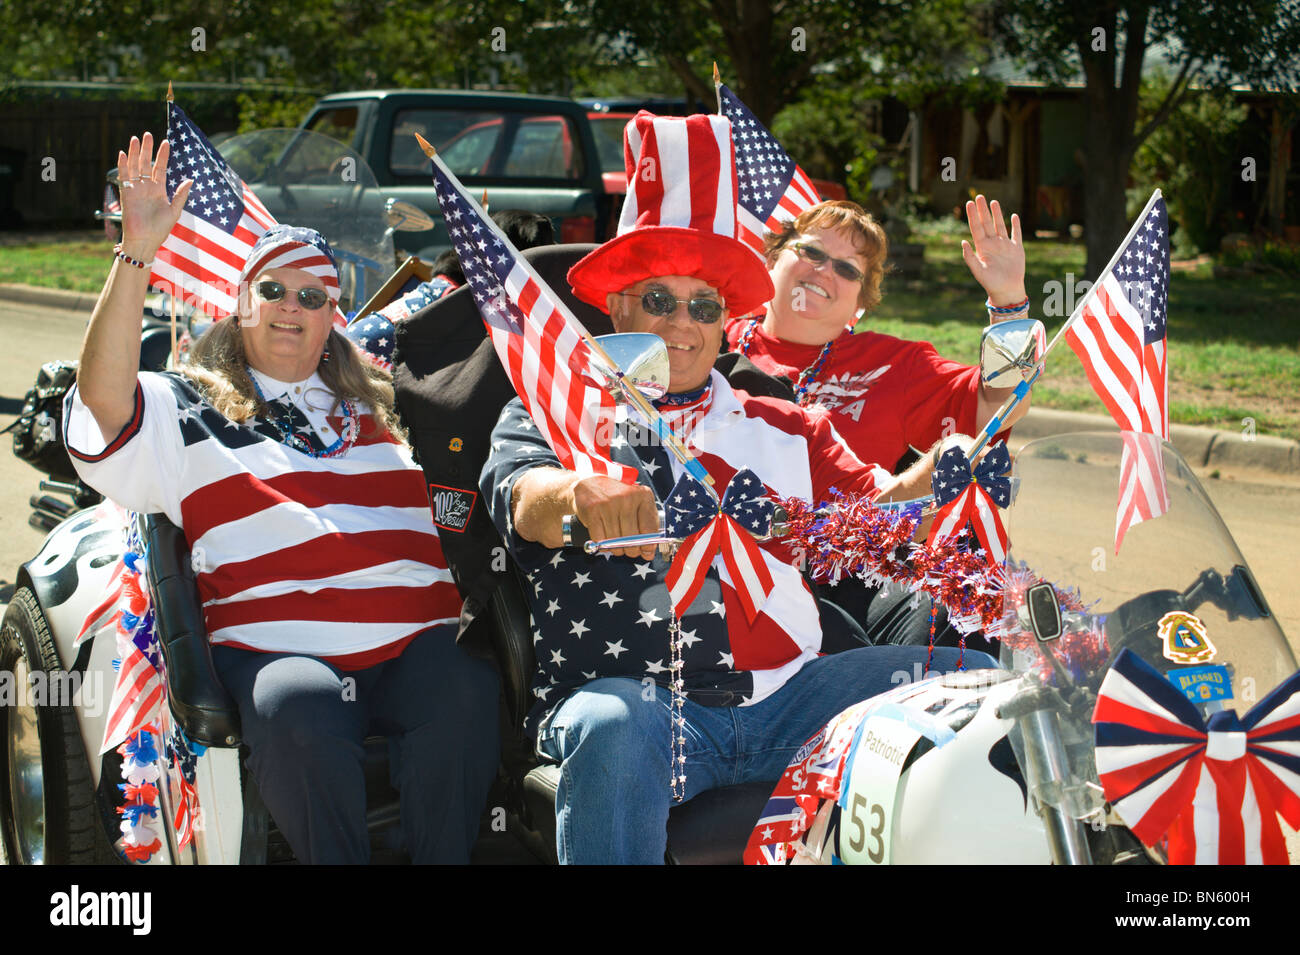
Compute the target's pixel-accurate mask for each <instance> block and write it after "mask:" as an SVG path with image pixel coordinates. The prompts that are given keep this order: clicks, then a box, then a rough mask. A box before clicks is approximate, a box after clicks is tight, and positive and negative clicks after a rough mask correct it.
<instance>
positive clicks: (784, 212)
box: [713, 67, 822, 257]
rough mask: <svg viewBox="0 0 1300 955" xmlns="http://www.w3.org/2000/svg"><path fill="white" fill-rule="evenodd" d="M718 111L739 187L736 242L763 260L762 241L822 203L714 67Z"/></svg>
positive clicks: (810, 182)
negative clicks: (725, 122) (729, 134)
mask: <svg viewBox="0 0 1300 955" xmlns="http://www.w3.org/2000/svg"><path fill="white" fill-rule="evenodd" d="M713 82H714V85H715V86H716V87H717V91H718V112H719V113H721V114H722V115H724V116H726V117H727V118H728V119H729V120H731V126H732V130H733V136H734V138H735V141H736V179H737V182H738V184H739V188H740V195H739V202H738V203H737V209H736V219H737V224H738V225H739V227H740V228H739V229H738V230H737V232H738V233H739V234H738V235H737V236H736V238H738V239H739V240H740V241H742V242H744V243H745V244H746V245H748V246H749V247H750V248H752V249H753V250H754V251H755V252H756V253H758V255H759V256H760V257H761V256H762V255H763V236H764V234H766V233H768V232H779V231H780V230H781V225H782V224H783V223H785V222H789V221H790V220H792V219H794V218H795V217H796V216H797V215H799V213H801V212H803V211H804V210H805V209H811V208H812V207H813V206H815V205H817V203H819V202H821V201H822V200H821V196H820V195H819V194H818V192H817V187H816V186H814V185H813V184H812V180H811V179H809V178H808V174H807V173H805V172H804V171H803V170H802V169H800V168H799V166H798V165H797V164H796V163H795V161H794V160H793V159H791V158H790V157H789V156H788V155H787V154H786V151H785V150H784V149H782V148H781V144H780V143H778V142H777V141H776V138H775V137H774V136H773V135H772V134H771V133H770V132H768V130H767V127H766V126H764V125H763V124H762V123H760V122H759V121H758V120H757V119H756V118H755V116H754V114H753V113H751V112H750V111H749V109H748V107H746V106H745V104H744V103H742V102H741V101H740V100H739V99H738V98H737V97H736V94H735V93H733V92H731V90H729V89H727V87H726V86H725V85H724V84H723V83H722V82H721V80H720V79H719V77H718V72H717V67H714V72H713Z"/></svg>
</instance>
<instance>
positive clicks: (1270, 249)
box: [1219, 239, 1300, 276]
mask: <svg viewBox="0 0 1300 955" xmlns="http://www.w3.org/2000/svg"><path fill="white" fill-rule="evenodd" d="M1219 261H1220V262H1221V263H1222V264H1223V265H1227V266H1230V267H1233V268H1244V269H1251V270H1254V271H1259V272H1280V273H1281V274H1283V275H1292V276H1300V245H1295V244H1294V243H1290V242H1277V241H1275V240H1273V239H1269V240H1267V241H1264V242H1261V243H1258V244H1255V245H1248V246H1244V247H1243V246H1238V247H1235V248H1232V249H1226V250H1224V252H1223V253H1222V254H1221V255H1220V256H1219Z"/></svg>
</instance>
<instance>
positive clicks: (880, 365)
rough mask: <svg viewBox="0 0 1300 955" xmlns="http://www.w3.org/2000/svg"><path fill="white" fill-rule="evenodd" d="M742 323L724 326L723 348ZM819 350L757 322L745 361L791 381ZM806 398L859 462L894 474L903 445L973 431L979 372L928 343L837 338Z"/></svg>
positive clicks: (734, 341) (734, 342) (736, 337)
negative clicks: (783, 337)
mask: <svg viewBox="0 0 1300 955" xmlns="http://www.w3.org/2000/svg"><path fill="white" fill-rule="evenodd" d="M759 321H760V322H761V321H762V316H759ZM748 324H749V319H747V318H745V319H736V320H735V321H732V322H729V323H728V325H727V347H728V348H730V349H732V350H733V351H734V350H736V349H737V348H738V347H739V342H740V338H741V336H742V335H743V334H744V332H745V328H746V326H747V325H748ZM821 350H822V346H821V345H796V344H794V343H792V342H786V341H782V340H781V339H779V338H773V337H772V336H770V335H768V334H767V333H766V332H764V331H763V326H762V325H761V324H759V325H758V326H756V327H755V328H754V333H753V335H751V336H750V347H749V353H748V357H749V360H750V361H752V362H753V363H754V364H755V365H757V366H758V367H759V368H761V369H763V371H765V372H767V373H768V374H770V375H778V376H786V377H789V378H790V379H792V380H795V379H798V377H799V375H800V373H801V372H802V371H803V370H804V369H805V368H807V367H808V366H810V365H812V364H813V363H814V362H816V361H817V356H818V355H819V354H820V353H821ZM807 401H808V403H807V406H808V407H810V408H821V409H824V410H825V411H826V412H828V413H829V415H830V418H831V421H832V422H834V424H835V429H836V430H837V431H839V432H840V434H842V435H843V436H844V439H845V440H846V441H848V443H849V447H851V448H852V449H853V450H854V452H855V453H856V454H857V455H858V457H860V458H862V459H863V460H864V461H878V462H879V463H880V464H882V465H884V466H885V467H886V468H889V469H891V470H892V469H893V467H894V465H895V464H896V463H897V462H898V461H899V459H900V458H902V457H903V454H904V453H905V452H906V451H907V449H908V446H909V445H911V446H912V447H914V448H916V449H917V450H918V451H926V450H928V449H929V448H930V446H931V445H933V444H934V443H935V442H936V441H938V440H939V439H940V438H941V437H943V436H944V435H945V434H953V433H957V434H972V435H973V434H974V433H975V430H976V423H975V419H976V414H977V412H978V408H979V369H978V368H973V367H971V366H969V365H963V364H961V363H960V362H955V361H950V360H948V359H947V358H943V357H941V356H940V355H939V353H938V352H937V351H935V349H934V346H933V345H931V344H930V343H929V342H912V341H906V340H904V339H901V338H894V337H893V336H892V335H880V334H877V333H876V332H858V333H857V334H855V335H841V336H840V337H839V338H838V339H836V341H835V346H834V347H833V348H832V349H831V353H830V355H829V357H828V358H827V360H826V363H825V365H823V366H822V370H821V373H820V374H819V375H818V376H817V380H816V381H815V382H813V383H812V384H811V385H810V386H809V388H808V399H807Z"/></svg>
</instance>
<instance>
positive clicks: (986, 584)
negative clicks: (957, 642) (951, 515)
mask: <svg viewBox="0 0 1300 955" xmlns="http://www.w3.org/2000/svg"><path fill="white" fill-rule="evenodd" d="M777 503H778V504H780V505H781V506H782V507H783V508H785V511H786V514H787V515H788V517H787V524H788V526H789V533H788V535H787V536H786V537H785V538H784V543H785V544H787V545H788V546H789V547H791V548H792V549H793V550H794V553H795V555H796V556H798V557H800V558H801V559H802V561H803V562H804V566H806V567H807V569H808V571H809V573H810V574H811V575H812V577H813V579H814V580H821V581H827V582H831V583H834V582H837V581H839V580H841V579H842V578H844V577H845V576H852V577H858V578H860V579H862V580H864V581H866V582H867V583H868V584H871V585H880V584H885V583H894V584H899V585H901V586H903V587H905V588H907V589H908V590H909V591H911V592H913V593H923V594H926V595H927V596H929V597H930V598H931V599H932V600H933V601H934V602H935V603H938V604H942V605H943V606H944V607H946V608H947V609H948V619H949V622H950V623H951V624H952V625H953V627H954V628H955V629H956V630H958V631H959V632H961V633H975V632H976V631H980V630H982V631H983V632H984V635H985V637H987V638H988V639H990V640H993V639H998V638H1000V637H1001V635H1002V628H1003V619H1002V589H1003V576H1002V568H1001V567H1000V566H990V565H989V564H988V563H987V562H986V561H985V560H984V558H983V556H982V552H980V551H979V550H972V549H970V548H969V547H968V546H967V543H966V533H967V532H966V531H964V530H963V531H960V532H958V534H957V535H955V536H954V537H951V538H948V539H947V540H944V541H939V542H936V543H933V544H921V543H917V542H915V541H914V540H913V539H912V538H913V537H914V535H915V534H916V529H917V527H918V526H919V523H920V518H919V515H918V514H916V513H915V512H914V511H902V512H890V511H885V510H882V509H881V508H879V507H876V506H875V505H874V504H872V503H871V501H869V500H868V499H867V498H866V497H863V496H859V495H848V494H842V493H840V492H839V491H836V490H835V489H834V488H832V489H831V499H830V501H829V502H825V503H823V504H822V505H821V506H820V507H814V506H812V505H811V504H809V503H808V502H807V501H804V500H801V499H799V498H794V497H791V498H778V499H777Z"/></svg>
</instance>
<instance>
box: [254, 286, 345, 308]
mask: <svg viewBox="0 0 1300 955" xmlns="http://www.w3.org/2000/svg"><path fill="white" fill-rule="evenodd" d="M286 292H297V293H298V304H299V305H301V306H302V307H303V308H305V309H307V311H309V312H314V311H316V310H317V309H319V308H324V307H325V306H326V305H327V304H328V303H329V300H330V297H329V295H327V294H326V293H325V290H324V289H319V288H300V289H290V288H285V287H284V285H283V284H281V283H280V282H258V283H257V294H258V295H260V296H261V297H262V300H263V301H265V302H278V301H280V299H282V298H284V294H285V293H286Z"/></svg>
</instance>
